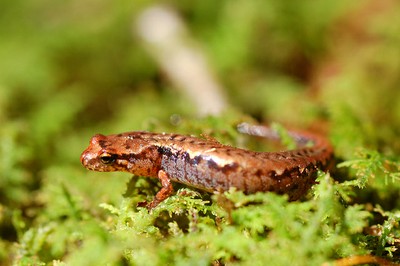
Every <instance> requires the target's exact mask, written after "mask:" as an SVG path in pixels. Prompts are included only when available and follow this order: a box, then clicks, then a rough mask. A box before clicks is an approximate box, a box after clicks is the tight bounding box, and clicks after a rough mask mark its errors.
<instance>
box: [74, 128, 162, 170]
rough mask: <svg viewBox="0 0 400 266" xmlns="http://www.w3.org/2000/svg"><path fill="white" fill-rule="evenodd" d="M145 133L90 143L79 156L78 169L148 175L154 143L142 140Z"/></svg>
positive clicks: (153, 160)
mask: <svg viewBox="0 0 400 266" xmlns="http://www.w3.org/2000/svg"><path fill="white" fill-rule="evenodd" d="M145 134H146V133H143V132H131V133H124V134H118V135H109V136H104V135H101V134H97V135H95V136H93V137H92V138H91V139H90V144H89V147H88V148H87V149H86V150H85V151H84V152H83V153H82V155H81V163H82V165H83V166H84V167H85V168H87V169H89V170H93V171H99V172H113V171H122V172H130V173H133V174H137V175H146V176H149V175H152V174H153V172H154V171H153V170H154V167H155V164H156V163H157V159H158V153H157V148H156V147H155V146H154V143H151V142H150V141H149V140H148V139H146V138H145V137H143V135H145Z"/></svg>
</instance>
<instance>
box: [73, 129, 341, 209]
mask: <svg viewBox="0 0 400 266" xmlns="http://www.w3.org/2000/svg"><path fill="white" fill-rule="evenodd" d="M238 130H239V132H241V133H245V134H249V135H253V136H259V137H265V138H271V139H279V135H278V133H276V132H275V131H274V130H273V129H271V128H269V127H267V126H262V125H250V124H247V123H242V124H240V125H238ZM288 134H289V136H291V137H292V138H293V139H294V140H295V142H296V144H297V146H298V147H297V149H294V150H286V151H276V152H257V151H251V150H246V149H241V148H236V147H232V146H228V145H223V144H221V143H219V142H218V141H216V140H214V139H211V138H206V139H202V138H197V137H193V136H186V135H180V134H167V133H152V132H144V131H133V132H127V133H121V134H114V135H108V136H105V135H101V134H97V135H95V136H93V137H92V138H91V140H90V144H89V147H88V148H87V149H86V150H85V151H84V152H83V153H82V155H81V162H82V164H83V166H84V167H86V168H87V169H90V170H94V171H100V172H111V171H122V172H129V173H132V174H134V175H138V176H147V177H156V178H158V179H159V180H160V182H161V185H162V188H161V189H160V191H159V192H158V193H157V194H156V195H155V198H154V200H153V201H152V202H150V203H148V204H147V207H148V208H149V209H152V208H154V207H156V206H157V205H158V204H159V203H160V202H162V201H163V200H165V199H166V198H168V197H169V196H170V195H172V194H173V187H172V183H171V181H174V182H179V183H182V184H185V185H187V186H190V187H195V188H197V189H200V190H203V191H207V192H224V191H227V190H229V189H230V188H232V187H235V188H236V189H237V190H241V191H243V192H244V193H246V194H250V193H255V192H270V191H271V192H276V193H279V194H287V195H288V196H289V200H297V199H299V198H300V197H301V196H302V195H304V194H305V193H306V192H307V191H308V189H309V188H310V187H311V186H312V185H313V184H314V183H315V178H316V176H317V170H318V169H321V170H327V167H328V165H329V163H330V161H331V159H332V157H333V148H332V146H331V144H330V143H329V141H327V140H326V139H325V138H323V137H322V136H319V135H317V134H312V133H309V132H303V133H299V132H291V131H290V132H288ZM310 143H311V144H312V145H311V146H310V145H309V144H310Z"/></svg>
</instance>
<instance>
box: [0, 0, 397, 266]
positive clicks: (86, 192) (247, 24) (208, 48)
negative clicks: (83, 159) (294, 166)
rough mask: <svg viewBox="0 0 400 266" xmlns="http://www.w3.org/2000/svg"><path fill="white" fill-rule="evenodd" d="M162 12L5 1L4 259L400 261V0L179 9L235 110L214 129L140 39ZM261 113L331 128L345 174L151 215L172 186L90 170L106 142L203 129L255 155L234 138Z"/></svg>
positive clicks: (181, 195) (0, 213)
mask: <svg viewBox="0 0 400 266" xmlns="http://www.w3.org/2000/svg"><path fill="white" fill-rule="evenodd" d="M156 3H157V2H156V1H137V2H135V1H119V2H96V1H88V2H82V1H76V0H74V1H67V2H65V1H64V2H62V3H60V2H54V1H46V0H42V1H31V0H27V1H8V2H7V3H3V4H2V8H1V10H0V14H1V15H0V24H1V25H2V26H1V27H0V35H1V36H2V37H1V40H0V58H1V60H0V122H1V127H0V154H1V158H0V161H1V163H0V173H1V177H0V202H1V203H0V235H1V239H0V264H4V265H9V264H13V265H166V264H168V265H210V264H214V265H220V264H226V265H266V264H268V265H321V264H324V263H326V265H330V264H332V265H334V264H335V263H336V264H339V263H348V264H350V263H351V261H350V260H348V261H346V260H340V259H346V258H350V257H353V256H359V257H355V258H360V259H361V258H364V259H365V258H367V259H368V258H369V259H370V260H369V261H370V262H371V261H372V259H373V258H375V259H377V258H378V259H382V260H385V261H384V262H385V263H388V261H394V262H398V261H400V254H399V252H398V247H399V242H400V236H399V234H400V231H399V221H400V212H399V207H400V199H399V198H400V197H399V195H400V194H399V192H400V160H399V154H400V139H399V137H398V136H399V134H400V104H399V100H400V60H399V58H400V49H399V43H400V28H399V26H398V25H400V21H399V18H400V17H399V16H398V14H399V11H400V10H399V9H400V5H399V4H398V3H397V2H396V1H384V3H383V2H381V1H375V0H371V1H368V2H365V1H353V2H352V4H351V5H349V4H348V1H337V0H336V1H333V0H332V1H331V0H329V1H326V0H325V1H302V2H299V3H292V2H287V3H286V2H284V1H275V0H268V1H219V2H215V1H208V0H207V1H198V2H187V1H183V2H178V1H169V4H170V5H171V6H173V7H174V8H175V9H176V10H177V12H178V13H179V14H180V15H181V16H182V19H183V21H184V23H185V24H186V26H187V27H188V30H189V32H190V36H191V37H192V38H193V39H195V40H196V41H197V42H198V43H200V44H201V47H202V49H203V51H204V52H205V55H206V56H207V58H208V60H209V62H210V66H211V67H212V68H213V69H212V70H211V71H212V72H214V74H215V75H216V76H217V77H218V79H219V81H220V82H221V84H222V85H223V87H224V88H225V92H226V94H227V96H228V99H229V102H230V103H231V107H230V108H229V110H227V111H226V112H225V113H224V114H221V115H220V116H216V117H206V118H202V119H198V118H197V117H196V110H193V105H192V104H191V103H190V102H189V100H188V99H187V98H186V97H185V95H181V94H180V93H179V91H177V90H174V88H173V87H174V85H173V84H171V83H170V81H169V80H168V79H167V78H166V77H165V75H164V73H163V72H162V71H160V69H159V67H158V66H157V65H156V64H155V63H154V61H153V60H152V59H151V57H150V56H149V55H148V54H147V52H146V49H145V48H144V47H143V43H142V42H141V41H139V40H138V38H137V37H136V36H135V35H134V34H132V20H134V19H135V17H136V16H137V14H140V12H141V11H142V10H143V8H145V7H146V6H148V5H151V4H156ZM250 117H252V118H256V119H258V120H260V121H263V122H266V123H270V122H278V123H281V124H284V125H288V126H290V127H298V128H301V129H306V128H311V129H313V130H318V131H325V132H326V133H327V134H328V136H329V138H330V139H331V141H332V143H333V145H334V147H335V156H336V166H335V168H334V169H335V170H334V171H331V172H330V173H328V174H324V173H320V175H319V178H318V181H319V183H318V184H316V185H314V186H313V189H312V190H311V191H310V193H309V194H308V195H307V196H306V197H305V198H304V199H302V200H301V201H297V202H288V201H287V200H286V197H285V196H278V195H274V194H272V193H265V194H255V195H248V196H245V195H243V194H242V193H240V192H237V191H231V192H229V193H226V194H224V195H208V194H205V193H201V192H199V191H194V190H192V189H190V188H187V187H182V186H176V190H177V193H176V195H174V196H172V197H170V198H169V199H168V200H166V201H165V202H163V203H162V204H160V206H159V207H158V208H156V209H155V210H154V211H153V212H151V213H149V212H147V210H145V209H142V208H137V207H136V204H137V202H139V201H143V200H146V199H147V200H149V199H151V198H152V196H153V195H154V194H155V192H156V191H157V189H158V183H157V180H153V179H148V178H142V177H131V176H130V175H129V174H124V173H96V172H90V171H87V170H86V169H84V168H83V167H82V166H81V165H80V162H79V156H80V153H81V152H82V151H83V149H84V148H86V146H87V145H88V141H89V138H90V137H91V136H92V135H94V134H95V133H104V134H108V133H116V132H124V131H131V130H152V131H168V132H181V133H190V134H197V135H199V134H201V133H204V134H206V135H210V136H212V137H215V138H217V139H218V140H220V141H221V142H224V143H229V144H232V145H236V146H247V147H249V145H250V143H247V145H246V142H245V140H244V139H243V138H242V137H241V136H240V135H238V134H237V133H236V132H235V130H234V126H235V125H236V124H237V123H238V122H240V121H242V120H250V119H252V118H250ZM253 144H254V143H253ZM367 254H369V255H371V256H365V255H367ZM380 262H382V261H380ZM324 265H325V264H324ZM341 265H345V264H341Z"/></svg>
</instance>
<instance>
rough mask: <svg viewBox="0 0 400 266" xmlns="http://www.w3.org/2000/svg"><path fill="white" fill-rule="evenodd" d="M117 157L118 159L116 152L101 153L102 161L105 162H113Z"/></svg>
mask: <svg viewBox="0 0 400 266" xmlns="http://www.w3.org/2000/svg"><path fill="white" fill-rule="evenodd" d="M115 159H117V155H116V154H110V153H103V154H102V155H100V161H101V162H102V163H103V164H112V163H113V162H115Z"/></svg>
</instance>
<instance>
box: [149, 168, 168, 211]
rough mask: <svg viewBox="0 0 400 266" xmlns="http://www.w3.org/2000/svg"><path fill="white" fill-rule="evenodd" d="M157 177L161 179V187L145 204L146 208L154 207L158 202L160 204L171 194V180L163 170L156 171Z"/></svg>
mask: <svg viewBox="0 0 400 266" xmlns="http://www.w3.org/2000/svg"><path fill="white" fill-rule="evenodd" d="M158 179H160V181H161V185H162V188H161V189H160V191H158V192H157V194H156V196H155V197H154V200H153V201H152V202H150V203H149V204H147V206H146V207H147V209H148V210H151V209H153V208H155V207H156V206H157V205H158V204H160V203H161V202H162V201H164V200H165V199H167V198H168V197H169V196H171V195H172V193H174V188H173V187H172V184H171V180H170V179H169V177H168V174H167V173H166V172H165V171H163V170H160V171H158Z"/></svg>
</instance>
